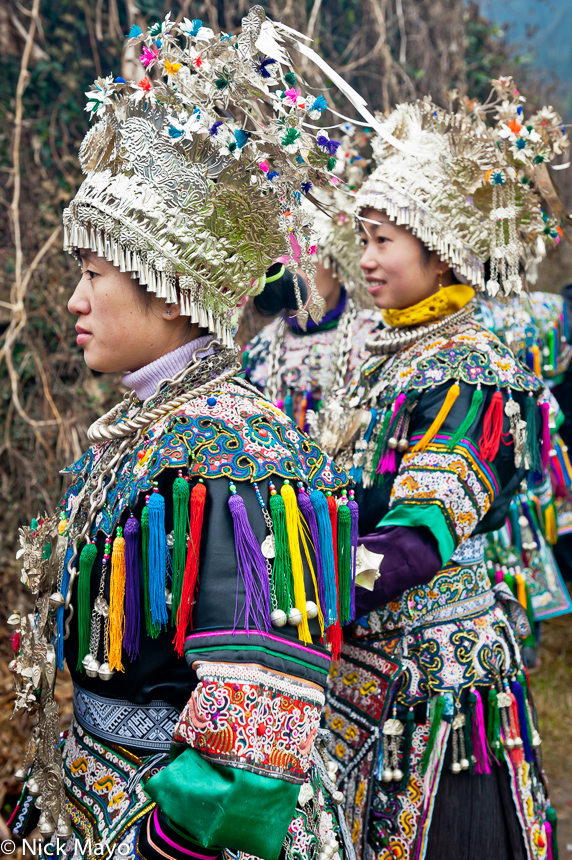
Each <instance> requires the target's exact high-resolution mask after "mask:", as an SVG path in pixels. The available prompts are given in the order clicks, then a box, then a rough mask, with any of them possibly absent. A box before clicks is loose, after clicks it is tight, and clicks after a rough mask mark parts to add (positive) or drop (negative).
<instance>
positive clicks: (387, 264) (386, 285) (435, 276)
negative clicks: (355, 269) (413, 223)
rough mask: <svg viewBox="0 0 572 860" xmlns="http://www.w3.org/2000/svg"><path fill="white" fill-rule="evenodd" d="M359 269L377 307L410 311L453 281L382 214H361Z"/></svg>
mask: <svg viewBox="0 0 572 860" xmlns="http://www.w3.org/2000/svg"><path fill="white" fill-rule="evenodd" d="M361 219H362V220H361V233H360V236H361V242H362V256H361V260H360V266H361V268H362V271H363V273H364V275H365V279H366V281H367V283H368V290H369V292H370V293H371V296H372V299H373V303H374V304H375V306H376V307H377V308H380V309H384V308H395V309H402V308H409V307H411V306H412V305H416V304H417V303H418V302H420V301H422V300H423V299H426V298H428V297H429V296H431V295H433V294H434V293H436V292H437V290H438V289H439V281H440V279H441V283H442V285H443V286H447V285H448V284H449V283H451V282H452V273H451V270H450V269H449V267H448V266H447V265H446V263H443V262H442V261H441V260H439V257H438V256H437V254H436V253H435V252H431V254H430V255H429V258H428V259H427V255H426V254H425V253H424V249H423V245H422V243H421V242H420V241H419V239H417V237H416V236H414V235H413V233H410V232H409V230H407V229H406V228H405V227H403V226H397V224H395V223H394V222H393V221H390V220H389V218H388V216H387V215H386V214H385V213H384V212H379V211H378V210H377V209H364V210H362V212H361Z"/></svg>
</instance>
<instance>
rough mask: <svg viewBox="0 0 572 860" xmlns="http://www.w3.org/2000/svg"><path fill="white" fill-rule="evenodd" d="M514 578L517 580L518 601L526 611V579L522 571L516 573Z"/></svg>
mask: <svg viewBox="0 0 572 860" xmlns="http://www.w3.org/2000/svg"><path fill="white" fill-rule="evenodd" d="M514 579H515V581H516V596H517V599H518V602H519V603H520V605H521V606H522V608H523V609H524V611H525V612H526V581H525V579H524V576H523V575H522V573H515V575H514Z"/></svg>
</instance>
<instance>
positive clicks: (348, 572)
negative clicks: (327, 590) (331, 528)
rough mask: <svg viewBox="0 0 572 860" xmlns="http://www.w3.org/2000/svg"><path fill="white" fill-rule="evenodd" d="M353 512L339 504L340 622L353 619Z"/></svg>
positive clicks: (346, 622)
mask: <svg viewBox="0 0 572 860" xmlns="http://www.w3.org/2000/svg"><path fill="white" fill-rule="evenodd" d="M351 532H352V512H351V511H350V509H349V507H348V505H339V506H338V593H339V596H340V597H339V606H340V624H341V625H342V626H343V625H344V624H349V623H350V621H351V620H352V545H351Z"/></svg>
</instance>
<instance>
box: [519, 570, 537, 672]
mask: <svg viewBox="0 0 572 860" xmlns="http://www.w3.org/2000/svg"><path fill="white" fill-rule="evenodd" d="M524 590H525V592H526V617H527V618H528V623H529V624H530V636H526V637H525V638H524V639H523V640H522V644H523V646H524V645H526V646H530V647H531V648H535V647H536V633H535V632H534V631H535V628H536V622H535V620H534V609H533V608H532V597H531V594H530V586H529V584H528V582H526V580H525V582H524ZM521 683H522V682H521Z"/></svg>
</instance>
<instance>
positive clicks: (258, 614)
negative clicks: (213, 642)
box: [228, 488, 271, 633]
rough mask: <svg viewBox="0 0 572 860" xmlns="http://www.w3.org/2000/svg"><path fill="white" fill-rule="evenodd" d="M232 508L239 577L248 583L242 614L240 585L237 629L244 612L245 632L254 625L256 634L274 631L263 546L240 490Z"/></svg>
mask: <svg viewBox="0 0 572 860" xmlns="http://www.w3.org/2000/svg"><path fill="white" fill-rule="evenodd" d="M231 492H232V495H231V497H230V499H229V500H228V506H229V508H230V512H231V514H232V522H233V525H234V543H235V546H236V557H237V561H238V576H239V578H240V579H242V582H243V583H244V590H245V598H244V605H243V607H242V609H241V610H240V612H239V611H238V582H237V585H236V604H235V609H234V629H235V630H236V628H237V626H238V623H239V621H240V619H241V616H242V613H243V612H244V629H245V630H246V632H247V633H248V632H249V630H250V624H251V623H252V624H253V625H254V627H255V628H256V630H269V629H270V611H269V609H270V605H271V600H270V580H269V578H268V569H267V567H266V560H265V558H264V556H263V555H262V551H261V549H260V544H259V543H258V541H257V539H256V535H255V534H254V532H253V531H252V526H251V525H250V523H249V522H248V516H247V513H246V506H245V504H244V500H243V499H242V497H241V496H239V495H238V493H237V492H236V490H234V491H233V490H232V488H231Z"/></svg>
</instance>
